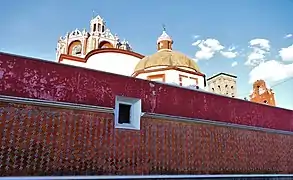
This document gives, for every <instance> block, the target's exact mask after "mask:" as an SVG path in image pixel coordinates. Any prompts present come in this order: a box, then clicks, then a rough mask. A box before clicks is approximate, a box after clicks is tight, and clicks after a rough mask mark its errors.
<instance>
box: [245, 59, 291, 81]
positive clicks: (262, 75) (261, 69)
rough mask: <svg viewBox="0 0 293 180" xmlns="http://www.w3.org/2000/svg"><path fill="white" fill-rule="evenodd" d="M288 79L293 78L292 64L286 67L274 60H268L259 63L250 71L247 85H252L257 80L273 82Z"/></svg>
mask: <svg viewBox="0 0 293 180" xmlns="http://www.w3.org/2000/svg"><path fill="white" fill-rule="evenodd" d="M290 77H293V63H292V64H287V65H286V64H283V63H282V62H279V61H276V60H270V61H266V62H263V63H260V64H259V65H258V66H256V67H254V68H253V69H252V70H251V72H250V73H249V83H253V82H255V81H256V80H258V79H263V80H265V81H271V82H273V81H280V80H283V79H286V78H290Z"/></svg>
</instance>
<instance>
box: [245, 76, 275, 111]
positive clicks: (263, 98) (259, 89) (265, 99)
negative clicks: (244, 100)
mask: <svg viewBox="0 0 293 180" xmlns="http://www.w3.org/2000/svg"><path fill="white" fill-rule="evenodd" d="M249 97H250V101H252V102H256V103H263V104H268V105H271V106H276V102H275V95H274V93H273V90H272V89H268V88H267V86H266V83H265V81H264V80H257V81H255V82H254V83H253V92H252V94H251V95H250V96H249Z"/></svg>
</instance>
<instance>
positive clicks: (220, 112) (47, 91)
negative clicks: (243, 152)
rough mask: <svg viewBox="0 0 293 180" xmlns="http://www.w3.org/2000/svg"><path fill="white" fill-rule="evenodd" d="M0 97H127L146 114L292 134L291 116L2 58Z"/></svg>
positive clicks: (106, 101)
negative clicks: (262, 128) (264, 128)
mask: <svg viewBox="0 0 293 180" xmlns="http://www.w3.org/2000/svg"><path fill="white" fill-rule="evenodd" d="M0 94H1V95H9V96H19V97H27V98H37V99H45V100H53V101H64V102H74V103H81V104H89V105H98V106H106V107H114V98H115V96H116V95H125V96H129V97H137V98H141V99H142V103H143V104H142V107H143V111H146V112H154V113H162V114H169V115H176V116H184V117H193V118H200V119H207V120H215V121H222V122H229V123H236V124H243V125H251V126H258V127H266V128H272V129H279V130H287V131H293V111H290V110H285V109H279V108H274V107H269V106H266V105H260V104H255V103H250V102H246V101H242V100H237V99H232V98H226V97H222V96H217V95H213V94H207V93H203V92H197V91H192V90H187V89H183V88H177V87H172V86H167V85H163V84H157V83H154V82H148V81H144V80H139V79H134V78H129V77H124V76H119V75H114V74H108V73H104V72H98V71H93V70H88V69H82V68H77V67H70V66H66V65H61V64H55V63H50V62H44V61H39V60H32V59H29V58H24V57H17V56H11V55H6V54H1V53H0Z"/></svg>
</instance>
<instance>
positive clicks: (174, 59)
mask: <svg viewBox="0 0 293 180" xmlns="http://www.w3.org/2000/svg"><path fill="white" fill-rule="evenodd" d="M157 66H168V67H185V68H190V69H193V70H195V71H197V72H200V70H199V67H198V66H197V64H196V63H195V61H194V60H192V59H190V58H188V57H187V56H186V55H184V54H182V53H180V52H176V51H172V50H170V49H162V50H160V51H158V52H156V53H155V54H153V55H150V56H146V57H144V58H143V59H142V60H140V62H139V63H138V64H137V65H136V67H135V69H134V72H138V71H143V70H145V69H148V68H151V67H157Z"/></svg>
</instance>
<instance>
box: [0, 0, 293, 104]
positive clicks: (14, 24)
mask: <svg viewBox="0 0 293 180" xmlns="http://www.w3.org/2000/svg"><path fill="white" fill-rule="evenodd" d="M292 9H293V0H278V1H277V0H242V1H235V0H221V1H219V0H218V1H217V0H193V1H187V0H185V1H170V0H169V1H167V0H160V1H158V0H148V1H137V0H127V1H126V0H125V1H105V0H104V1H101V0H83V1H77V0H62V1H60V0H42V1H40V0H24V1H19V0H18V1H17V0H10V1H3V2H2V3H1V7H0V12H1V16H0V22H1V28H0V51H4V52H10V53H16V54H21V55H25V56H33V57H39V58H43V59H47V60H55V47H56V43H57V40H58V38H59V37H60V36H63V35H65V33H66V32H68V31H72V30H74V29H75V28H80V29H82V28H87V29H89V21H90V19H91V17H92V14H93V13H92V11H93V10H95V12H96V13H97V14H99V15H101V16H102V17H103V18H104V19H105V20H106V21H107V25H108V27H109V28H110V29H111V31H112V32H113V33H117V34H118V35H119V37H120V38H126V39H127V40H128V41H129V42H130V43H131V45H132V47H133V48H134V50H135V51H136V52H139V53H141V54H144V55H149V54H152V53H154V52H155V51H156V44H155V43H156V39H157V37H158V36H159V35H160V34H161V30H162V24H163V23H164V24H166V27H167V33H168V34H169V35H170V36H172V38H173V40H174V47H173V48H174V49H175V50H177V51H180V52H182V53H184V54H186V55H188V56H190V57H192V58H194V59H197V60H198V64H199V66H200V68H201V71H202V72H203V73H205V74H206V75H207V76H208V77H209V76H211V75H213V74H215V73H218V72H226V73H232V74H236V75H237V76H238V95H240V96H241V97H243V96H248V95H249V93H250V90H251V88H252V86H251V84H249V83H248V82H249V80H250V78H252V79H253V78H257V77H260V78H264V79H266V80H267V82H268V84H269V85H270V86H272V85H275V84H277V83H279V85H277V86H275V87H273V90H274V91H275V93H276V100H277V104H278V106H280V107H284V108H289V109H293V93H292V89H293V80H290V78H292V77H293V70H292V69H293V64H292V63H293V55H292V54H293V47H292V49H291V50H292V51H290V50H286V49H285V50H284V51H283V52H284V53H283V54H282V55H280V54H279V51H280V50H281V48H288V47H289V46H291V45H292V44H293V37H288V38H284V37H285V36H286V35H288V34H292V33H293V23H292V17H293V11H292ZM195 37H197V38H195ZM253 39H257V40H256V41H254V42H255V43H254V44H253V45H250V47H249V42H250V41H251V40H253ZM198 40H199V41H198ZM265 40H266V41H265ZM196 41H197V46H192V43H194V42H196ZM215 42H219V44H216V45H215ZM211 43H214V44H213V45H214V46H213V47H211V46H210V44H211ZM200 45H201V46H200ZM207 46H208V47H207ZM268 46H269V47H268ZM201 47H202V48H201ZM204 47H206V48H205V49H204ZM207 48H208V49H207ZM229 48H230V50H231V52H232V53H230V55H232V54H233V53H234V55H235V54H237V55H236V57H235V58H231V56H230V58H227V57H225V56H224V55H222V54H223V53H225V52H229ZM201 50H202V51H201ZM199 51H201V53H198V52H199ZM252 52H255V53H256V54H254V55H260V56H254V57H255V59H254V60H255V61H254V62H256V64H254V65H251V63H249V62H248V61H247V60H248V59H249V55H250V54H251V53H252ZM204 53H208V54H204ZM211 56H212V57H211ZM202 58H203V59H202ZM257 58H259V59H257ZM260 59H261V60H260ZM271 60H275V61H271ZM233 62H234V64H235V62H237V65H236V66H234V67H232V66H231V64H232V63H233ZM245 62H246V65H245ZM260 62H262V63H261V64H260ZM249 64H250V65H249ZM259 64H260V65H259ZM257 66H259V67H257ZM255 67H256V68H255ZM250 71H253V73H252V75H250ZM280 74H281V75H280ZM252 76H253V77H252ZM286 78H287V81H285V82H284V80H286ZM288 78H289V79H288ZM283 82H284V83H283Z"/></svg>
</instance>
